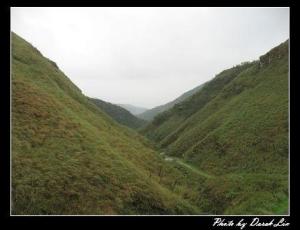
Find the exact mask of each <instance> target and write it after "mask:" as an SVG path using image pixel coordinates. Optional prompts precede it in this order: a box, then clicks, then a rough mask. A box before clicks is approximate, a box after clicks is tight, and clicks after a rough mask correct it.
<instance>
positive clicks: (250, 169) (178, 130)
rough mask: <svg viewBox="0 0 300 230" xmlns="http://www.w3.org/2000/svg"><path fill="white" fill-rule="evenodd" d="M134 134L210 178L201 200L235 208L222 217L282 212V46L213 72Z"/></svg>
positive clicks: (285, 129)
mask: <svg viewBox="0 0 300 230" xmlns="http://www.w3.org/2000/svg"><path fill="white" fill-rule="evenodd" d="M142 133H144V134H145V135H146V136H147V137H148V138H150V139H151V140H153V141H155V142H156V143H158V144H159V145H160V147H161V148H162V149H164V150H163V151H165V152H166V154H168V155H171V156H176V157H179V158H181V159H183V160H184V161H185V162H187V163H189V164H192V165H193V167H196V168H198V169H199V170H202V171H204V172H206V173H208V174H211V175H215V179H214V180H210V185H203V188H204V191H205V192H204V193H203V195H204V196H207V195H208V194H211V198H209V200H210V201H212V200H215V201H217V200H219V201H220V202H221V201H222V202H223V203H222V204H220V205H221V206H222V205H224V203H227V202H228V204H229V203H232V202H236V205H235V207H231V208H230V209H227V208H226V207H223V208H221V209H223V211H222V212H224V213H231V214H232V213H236V212H239V211H241V210H244V208H245V206H248V205H252V208H253V209H255V208H254V206H255V205H257V207H258V206H259V205H263V203H266V202H267V200H269V202H270V204H271V203H272V204H274V207H268V208H266V207H265V208H261V207H260V208H259V210H260V211H261V212H262V213H269V212H268V211H266V209H269V211H270V209H272V210H277V209H278V207H279V206H280V205H281V204H282V203H284V205H285V207H286V209H287V200H288V149H289V147H288V41H286V42H284V43H282V44H280V45H279V46H277V47H275V48H274V49H272V50H270V51H269V52H268V53H267V54H265V55H263V56H261V57H260V59H259V60H258V61H254V62H251V63H243V64H241V65H238V66H235V67H233V68H231V69H228V70H225V71H223V72H221V73H220V74H218V75H217V76H216V77H215V78H214V79H213V80H211V81H210V82H208V83H207V84H206V85H205V86H204V87H203V88H202V89H201V90H200V91H199V92H197V93H196V94H194V95H193V96H191V97H190V98H189V99H188V100H185V101H183V102H182V103H179V104H177V105H175V106H174V107H173V108H171V109H170V110H168V111H165V112H163V113H161V114H159V115H158V116H157V117H155V119H154V120H153V122H151V123H150V124H149V125H148V126H147V127H146V128H145V129H143V130H142ZM212 181H214V182H213V183H212ZM241 184H243V186H244V187H248V191H247V190H243V189H241V188H240V187H239V186H240V185H241ZM267 184H269V185H267ZM272 184H273V185H272ZM225 186H226V187H225ZM235 186H236V187H235ZM221 187H223V193H224V195H221V193H220V191H222V190H221ZM208 188H209V189H208ZM258 188H259V189H260V192H258V190H257V189H258ZM238 190H239V191H240V192H241V193H240V195H239V199H238V200H235V199H237V196H236V192H237V191H238ZM225 194H227V195H228V194H231V195H232V196H231V197H227V196H226V195H225ZM245 194H248V195H245ZM251 194H252V195H251ZM246 196H247V197H248V198H245V197H246ZM241 197H243V198H241ZM209 206H210V207H212V206H213V205H211V204H210V205H209ZM221 206H219V207H221ZM225 206H226V205H225ZM204 209H205V208H204ZM247 209H248V208H247ZM250 209H251V208H250ZM248 210H249V209H248ZM219 211H220V210H216V212H219Z"/></svg>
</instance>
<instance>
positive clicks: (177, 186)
mask: <svg viewBox="0 0 300 230" xmlns="http://www.w3.org/2000/svg"><path fill="white" fill-rule="evenodd" d="M276 55H278V53H276ZM284 58H285V57H283V58H280V59H278V60H275V62H274V63H269V64H268V63H266V62H265V61H263V63H264V64H263V67H259V69H258V64H259V62H254V63H247V64H245V65H241V66H237V67H235V68H233V69H231V70H228V71H224V72H222V73H221V74H220V75H219V76H217V77H216V80H213V81H211V82H209V83H208V84H205V86H204V87H203V88H202V89H201V91H199V92H198V93H197V94H195V95H194V96H192V97H191V99H189V100H188V102H183V103H182V104H178V105H176V106H175V107H174V109H171V110H170V111H166V112H165V113H163V114H162V115H161V116H159V117H158V118H157V119H154V121H153V123H151V124H150V125H149V126H148V127H147V128H146V130H144V131H145V133H146V134H147V135H148V136H150V137H152V139H153V140H156V141H158V144H159V146H157V145H156V143H153V141H152V140H148V139H146V138H144V137H143V136H141V135H140V134H138V133H137V132H136V131H134V130H132V129H130V128H127V127H125V126H122V125H120V124H118V123H117V122H115V121H114V120H113V119H112V118H111V117H110V116H109V115H108V114H106V113H105V112H104V111H103V110H101V108H99V107H98V106H96V105H95V104H94V103H93V102H91V101H90V99H89V98H87V97H85V96H84V95H83V94H82V93H81V91H80V89H79V88H78V87H77V86H76V85H74V84H73V83H72V82H71V81H70V79H68V78H67V77H66V76H65V75H64V73H63V72H62V71H61V70H59V68H58V67H57V65H56V64H55V63H54V62H53V61H50V60H49V59H47V58H45V57H43V56H42V54H41V53H40V52H39V51H38V50H37V49H35V48H34V47H32V46H31V45H30V44H29V43H28V42H26V41H24V40H23V39H22V38H20V37H19V36H17V35H16V34H12V202H13V207H12V213H13V214H27V215H30V214H35V215H40V214H49V215H51V214H58V215H59V214H73V215H76V214H86V215H88V214H94V215H95V214H96V215H97V214H100V215H101V214H129V215H130V214H150V215H151V214H161V215H165V214H169V215H173V214H192V215H193V214H264V213H281V212H285V211H286V210H287V197H288V190H287V188H288V187H287V167H286V166H287V165H286V162H287V146H286V144H287V135H286V133H287V124H288V123H287V120H286V118H287V113H286V108H287V107H286V106H287V95H286V90H287V86H286V85H285V83H286V81H287V79H286V71H287V65H286V62H287V59H284ZM263 60H265V59H264V58H263ZM267 60H269V58H268V59H267ZM195 103H196V104H195ZM225 134H226V135H225ZM161 147H163V149H164V150H161V149H160V148H161ZM159 151H160V152H161V151H165V152H167V153H168V154H169V155H172V157H174V156H175V157H177V158H180V159H177V160H175V161H171V162H167V161H165V160H164V157H163V156H161V155H160V154H159Z"/></svg>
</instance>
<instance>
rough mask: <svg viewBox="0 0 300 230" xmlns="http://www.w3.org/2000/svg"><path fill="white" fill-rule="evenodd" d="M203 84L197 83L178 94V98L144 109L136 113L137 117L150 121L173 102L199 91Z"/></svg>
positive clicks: (173, 103) (170, 106)
mask: <svg viewBox="0 0 300 230" xmlns="http://www.w3.org/2000/svg"><path fill="white" fill-rule="evenodd" d="M203 86H204V84H202V85H199V86H197V87H195V88H194V89H191V90H189V91H187V92H185V93H184V94H182V95H181V96H179V97H178V98H176V99H175V100H173V101H171V102H168V103H167V104H164V105H160V106H157V107H154V108H152V109H149V110H146V111H145V112H143V113H141V114H138V115H137V117H139V118H141V119H144V120H147V121H152V120H153V118H154V117H155V116H156V115H157V114H159V113H162V112H164V111H166V110H168V109H170V108H172V107H173V106H174V105H175V104H177V103H179V102H182V101H184V100H185V99H187V98H189V97H190V96H192V95H193V94H194V93H196V92H197V91H199V90H200V89H201V88H202V87H203Z"/></svg>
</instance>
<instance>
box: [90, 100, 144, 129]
mask: <svg viewBox="0 0 300 230" xmlns="http://www.w3.org/2000/svg"><path fill="white" fill-rule="evenodd" d="M90 100H91V101H92V102H93V103H95V105H97V106H99V108H100V109H101V110H102V111H104V112H106V113H107V114H108V115H109V116H111V117H112V118H113V119H114V120H115V121H117V122H118V123H120V124H122V125H125V126H128V127H130V128H133V129H137V128H139V127H141V126H143V125H145V124H146V121H144V120H142V119H139V118H137V117H135V116H134V115H132V114H131V113H130V112H129V111H127V110H126V109H124V108H122V107H120V106H118V105H114V104H111V103H109V102H106V101H102V100H100V99H97V98H90Z"/></svg>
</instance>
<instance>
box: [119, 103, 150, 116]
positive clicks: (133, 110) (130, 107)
mask: <svg viewBox="0 0 300 230" xmlns="http://www.w3.org/2000/svg"><path fill="white" fill-rule="evenodd" d="M117 105H118V106H121V107H122V108H124V109H126V110H128V111H129V112H131V113H132V114H133V115H138V114H141V113H143V112H145V111H146V110H147V109H146V108H143V107H138V106H134V105H129V104H117Z"/></svg>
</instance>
